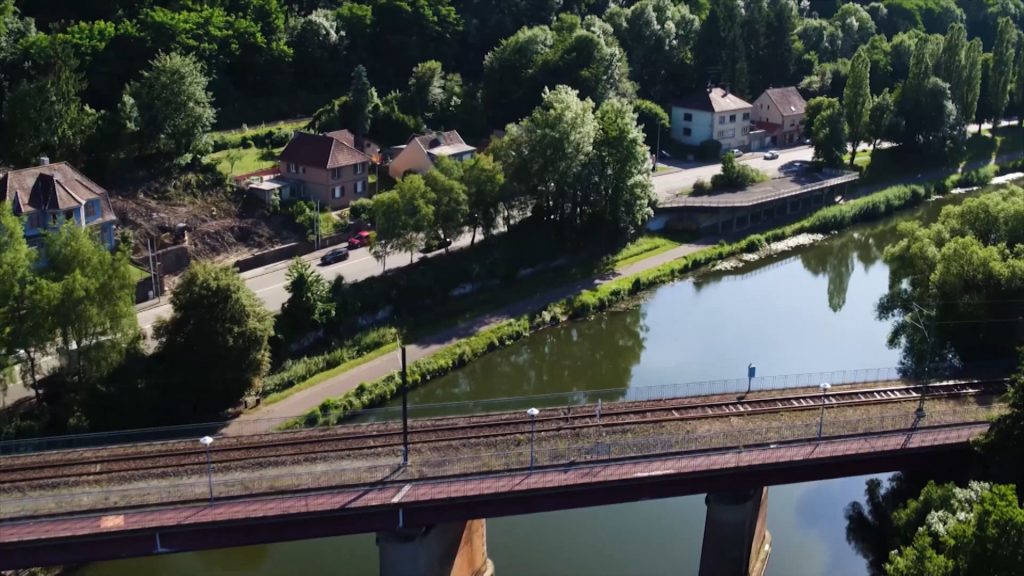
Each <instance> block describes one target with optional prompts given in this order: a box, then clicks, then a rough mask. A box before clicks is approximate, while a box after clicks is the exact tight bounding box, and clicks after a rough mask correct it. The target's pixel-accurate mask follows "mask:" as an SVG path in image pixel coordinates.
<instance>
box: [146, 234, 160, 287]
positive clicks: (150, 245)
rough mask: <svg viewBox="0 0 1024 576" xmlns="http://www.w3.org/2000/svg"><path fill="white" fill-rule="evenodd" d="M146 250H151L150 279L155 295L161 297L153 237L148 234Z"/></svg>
mask: <svg viewBox="0 0 1024 576" xmlns="http://www.w3.org/2000/svg"><path fill="white" fill-rule="evenodd" d="M146 251H147V252H149V279H150V282H151V283H152V284H151V285H152V286H153V296H156V297H157V298H158V299H159V298H160V288H159V287H158V286H157V278H156V266H154V265H153V239H152V238H150V237H149V236H146Z"/></svg>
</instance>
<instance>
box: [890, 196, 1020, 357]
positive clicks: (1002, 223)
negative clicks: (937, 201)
mask: <svg viewBox="0 0 1024 576" xmlns="http://www.w3.org/2000/svg"><path fill="white" fill-rule="evenodd" d="M900 236H901V237H902V239H901V240H900V241H899V242H897V243H896V244H894V245H893V246H890V247H889V248H888V249H887V250H886V251H885V261H886V262H887V263H888V264H889V266H890V268H889V279H890V282H889V286H890V289H889V292H888V293H887V294H886V295H885V296H883V297H882V298H881V300H880V301H879V303H878V315H879V318H883V319H892V320H895V322H894V324H893V328H892V331H891V332H890V334H889V344H890V345H891V346H893V347H901V349H902V359H901V366H902V367H903V369H904V371H905V372H908V373H911V374H919V373H921V372H923V370H924V368H925V366H929V365H938V366H944V365H946V364H947V363H949V362H954V361H955V362H960V363H964V364H971V363H973V362H979V361H982V362H983V361H991V360H1005V359H1007V358H1013V357H1014V355H1015V354H1016V350H1017V348H1018V347H1020V346H1021V345H1022V344H1024V341H1022V338H1021V332H1020V330H1019V326H1017V325H1016V324H1015V323H1012V322H994V321H992V320H998V319H1005V318H1016V317H1018V316H1020V315H1021V314H1022V313H1024V312H1022V311H1024V307H1022V306H1021V302H1022V301H1024V285H1022V284H1021V278H1024V275H1022V273H1021V272H1020V271H1021V270H1024V252H1022V246H1024V190H1022V189H1020V188H1017V187H1010V188H1007V189H1004V190H998V191H995V192H991V193H988V194H985V195H983V196H980V197H977V198H971V199H968V200H967V201H965V202H964V203H963V204H961V205H959V206H949V207H946V208H945V209H943V211H942V213H941V215H940V216H939V220H938V221H937V222H935V223H934V224H932V225H930V226H927V227H926V226H922V225H920V224H918V223H907V224H905V225H904V226H902V227H901V228H900ZM922 309H924V310H928V311H930V312H928V313H925V312H922V311H921V310H922ZM965 326H969V328H967V329H965ZM929 342H930V344H929Z"/></svg>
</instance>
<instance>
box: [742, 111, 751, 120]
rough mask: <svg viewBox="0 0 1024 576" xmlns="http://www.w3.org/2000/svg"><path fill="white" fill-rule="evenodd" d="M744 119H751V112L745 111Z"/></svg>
mask: <svg viewBox="0 0 1024 576" xmlns="http://www.w3.org/2000/svg"><path fill="white" fill-rule="evenodd" d="M743 119H744V120H750V112H744V113H743Z"/></svg>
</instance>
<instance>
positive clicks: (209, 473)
mask: <svg viewBox="0 0 1024 576" xmlns="http://www.w3.org/2000/svg"><path fill="white" fill-rule="evenodd" d="M199 443H200V444H202V445H203V448H205V449H206V482H207V485H208V486H209V487H210V504H213V463H212V462H211V461H210V444H213V438H212V437H210V436H203V437H202V438H200V439H199Z"/></svg>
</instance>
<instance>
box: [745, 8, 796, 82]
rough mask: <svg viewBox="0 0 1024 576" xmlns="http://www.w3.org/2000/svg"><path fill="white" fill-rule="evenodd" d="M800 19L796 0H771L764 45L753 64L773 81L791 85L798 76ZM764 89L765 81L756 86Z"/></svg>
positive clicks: (762, 74) (763, 76)
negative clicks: (797, 32) (798, 27)
mask: <svg viewBox="0 0 1024 576" xmlns="http://www.w3.org/2000/svg"><path fill="white" fill-rule="evenodd" d="M799 22H800V15H799V13H798V12H797V5H796V2H795V1H794V0H768V21H767V24H766V25H765V32H764V33H765V41H764V49H763V50H762V52H761V54H760V55H759V57H758V56H755V59H754V62H753V66H755V67H756V68H757V69H758V70H759V71H760V73H761V77H762V78H770V79H771V81H770V82H771V83H776V84H777V85H783V86H786V85H789V84H792V83H794V82H795V81H796V80H797V71H796V66H797V58H798V56H799V54H798V48H797V38H796V29H797V26H798V24H799ZM754 88H755V90H756V89H764V88H766V86H764V83H763V80H762V83H761V84H760V85H758V86H755V87H754Z"/></svg>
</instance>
